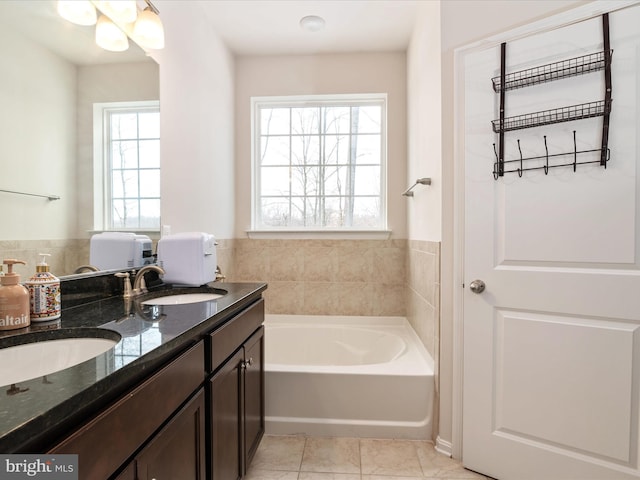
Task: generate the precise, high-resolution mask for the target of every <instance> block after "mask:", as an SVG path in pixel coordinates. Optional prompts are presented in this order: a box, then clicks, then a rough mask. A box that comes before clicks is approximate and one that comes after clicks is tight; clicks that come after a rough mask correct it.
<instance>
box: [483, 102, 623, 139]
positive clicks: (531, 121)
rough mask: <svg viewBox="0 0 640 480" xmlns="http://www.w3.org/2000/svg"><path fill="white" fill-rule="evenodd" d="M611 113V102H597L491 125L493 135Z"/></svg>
mask: <svg viewBox="0 0 640 480" xmlns="http://www.w3.org/2000/svg"><path fill="white" fill-rule="evenodd" d="M610 111H611V102H610V101H609V102H606V101H605V100H598V101H597V102H589V103H581V104H580V105H571V106H569V107H561V108H554V109H552V110H544V111H542V112H535V113H526V114H524V115H517V116H515V117H507V118H505V119H503V120H500V119H498V120H493V121H492V122H491V125H492V126H493V131H494V132H495V133H500V132H509V131H512V130H520V129H522V128H531V127H539V126H541V125H551V124H554V123H561V122H570V121H572V120H581V119H583V118H591V117H602V116H603V115H605V114H607V113H609V112H610Z"/></svg>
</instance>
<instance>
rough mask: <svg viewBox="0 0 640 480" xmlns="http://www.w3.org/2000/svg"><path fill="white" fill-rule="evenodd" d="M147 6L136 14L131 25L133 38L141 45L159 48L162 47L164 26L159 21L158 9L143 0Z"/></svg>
mask: <svg viewBox="0 0 640 480" xmlns="http://www.w3.org/2000/svg"><path fill="white" fill-rule="evenodd" d="M145 1H146V3H147V7H146V8H145V9H144V10H143V11H142V12H140V13H139V14H138V19H137V20H136V23H135V25H134V26H133V32H132V36H133V39H134V40H135V41H136V42H137V43H139V44H140V45H141V46H142V47H145V48H151V49H154V50H159V49H161V48H164V27H163V26H162V22H161V21H160V17H159V16H158V14H159V13H160V12H158V9H157V8H156V7H154V6H153V4H152V3H151V2H149V1H148V0H145Z"/></svg>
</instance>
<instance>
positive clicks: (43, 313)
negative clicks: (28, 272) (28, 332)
mask: <svg viewBox="0 0 640 480" xmlns="http://www.w3.org/2000/svg"><path fill="white" fill-rule="evenodd" d="M38 255H39V256H41V257H42V261H41V262H40V263H38V264H37V265H36V273H35V275H33V276H32V277H31V278H30V279H29V280H28V281H27V282H25V285H26V286H27V288H28V289H29V304H30V314H31V321H32V322H48V321H49V320H55V319H57V318H60V279H59V278H58V277H56V276H55V275H53V274H52V273H51V272H50V271H49V265H47V261H46V257H49V256H50V255H49V254H48V253H39V254H38Z"/></svg>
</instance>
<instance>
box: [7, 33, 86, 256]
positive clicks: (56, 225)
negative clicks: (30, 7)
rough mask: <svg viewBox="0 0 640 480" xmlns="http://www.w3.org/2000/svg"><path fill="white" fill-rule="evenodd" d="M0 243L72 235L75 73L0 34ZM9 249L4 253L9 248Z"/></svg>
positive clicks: (40, 50)
mask: <svg viewBox="0 0 640 480" xmlns="http://www.w3.org/2000/svg"><path fill="white" fill-rule="evenodd" d="M0 58H2V59H3V61H2V62H0V105H1V107H0V108H2V114H1V115H0V172H1V173H0V189H6V190H15V191H20V192H29V193H37V194H54V195H58V196H60V198H61V200H56V201H49V200H47V199H44V198H36V197H27V196H21V195H14V194H8V193H2V192H0V240H16V239H21V240H36V239H45V238H46V239H65V238H72V237H73V234H74V233H75V213H74V211H75V207H76V196H75V171H74V166H75V163H74V162H75V145H76V133H75V126H76V102H75V96H76V68H75V66H74V65H73V64H71V63H69V62H67V61H65V60H63V59H62V58H60V57H58V56H57V55H54V54H53V53H51V52H49V51H48V50H46V49H45V48H43V47H41V46H39V45H37V44H35V43H33V42H29V41H27V40H25V41H24V42H23V41H15V38H14V34H13V33H12V32H11V30H9V29H7V28H4V27H3V28H2V29H0ZM10 248H11V247H10Z"/></svg>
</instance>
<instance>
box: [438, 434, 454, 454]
mask: <svg viewBox="0 0 640 480" xmlns="http://www.w3.org/2000/svg"><path fill="white" fill-rule="evenodd" d="M436 452H438V453H442V454H443V455H446V456H447V457H451V455H452V453H453V445H452V444H451V442H447V441H446V440H443V439H442V438H440V436H439V435H438V436H437V437H436Z"/></svg>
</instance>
